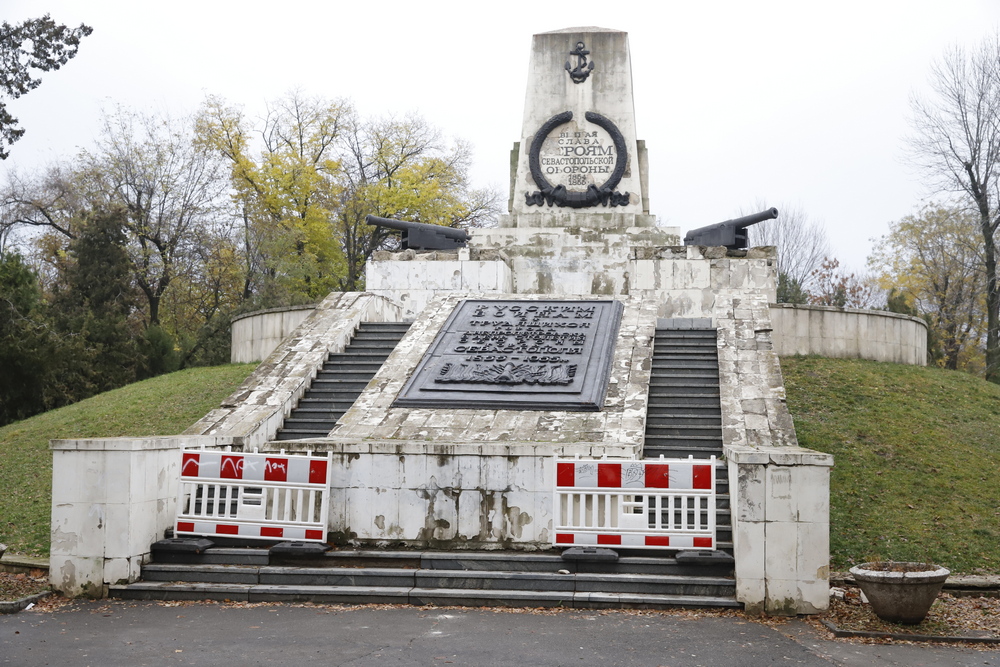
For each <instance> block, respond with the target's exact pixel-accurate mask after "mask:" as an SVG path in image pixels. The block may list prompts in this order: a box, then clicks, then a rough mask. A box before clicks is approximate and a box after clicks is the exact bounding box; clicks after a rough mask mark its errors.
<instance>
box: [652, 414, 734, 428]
mask: <svg viewBox="0 0 1000 667" xmlns="http://www.w3.org/2000/svg"><path fill="white" fill-rule="evenodd" d="M646 424H647V425H649V426H673V425H675V424H676V425H687V426H698V427H703V428H707V427H711V426H716V427H718V428H722V415H718V414H715V415H711V414H708V415H699V414H692V413H689V412H680V411H665V410H647V412H646Z"/></svg>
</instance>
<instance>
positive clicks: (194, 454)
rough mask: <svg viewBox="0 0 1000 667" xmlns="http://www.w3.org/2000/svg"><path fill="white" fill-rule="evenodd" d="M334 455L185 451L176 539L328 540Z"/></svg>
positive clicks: (182, 458)
mask: <svg viewBox="0 0 1000 667" xmlns="http://www.w3.org/2000/svg"><path fill="white" fill-rule="evenodd" d="M330 470H331V459H330V455H329V454H327V455H326V456H323V457H319V456H312V455H311V454H306V455H295V454H289V455H286V454H285V453H284V452H281V453H280V454H258V453H252V454H244V453H239V452H222V451H209V450H204V449H201V450H183V451H182V452H181V479H180V492H179V496H178V501H177V520H176V522H175V525H174V533H175V534H177V535H207V536H218V537H243V538H249V539H260V540H301V541H314V542H324V541H326V527H327V519H328V516H329V511H330V508H329V489H330Z"/></svg>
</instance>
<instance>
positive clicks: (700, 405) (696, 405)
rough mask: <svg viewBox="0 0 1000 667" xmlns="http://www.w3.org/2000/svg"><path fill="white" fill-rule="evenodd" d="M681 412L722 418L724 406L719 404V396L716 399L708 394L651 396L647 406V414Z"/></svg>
mask: <svg viewBox="0 0 1000 667" xmlns="http://www.w3.org/2000/svg"><path fill="white" fill-rule="evenodd" d="M682 399H684V400H682ZM706 399H707V400H706ZM681 413H683V414H688V415H697V416H708V417H715V418H717V419H722V408H721V407H720V406H719V401H718V397H716V398H715V400H712V399H711V397H706V396H702V397H691V396H682V397H677V398H669V399H668V398H661V397H655V396H650V397H649V403H648V404H647V406H646V414H647V415H650V414H668V415H669V414H681Z"/></svg>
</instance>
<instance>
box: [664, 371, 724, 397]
mask: <svg viewBox="0 0 1000 667" xmlns="http://www.w3.org/2000/svg"><path fill="white" fill-rule="evenodd" d="M654 391H655V393H654ZM649 393H650V396H672V395H681V396H683V395H685V394H712V395H714V396H716V397H718V396H719V380H718V378H714V379H711V380H709V379H706V380H704V381H699V379H698V378H690V379H679V378H658V377H656V376H653V378H652V379H650V381H649Z"/></svg>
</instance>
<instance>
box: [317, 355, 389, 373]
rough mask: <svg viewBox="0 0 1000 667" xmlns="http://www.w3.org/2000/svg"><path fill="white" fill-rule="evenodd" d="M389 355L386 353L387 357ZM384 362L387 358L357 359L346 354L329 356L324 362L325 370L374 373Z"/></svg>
mask: <svg viewBox="0 0 1000 667" xmlns="http://www.w3.org/2000/svg"><path fill="white" fill-rule="evenodd" d="M388 356H389V355H386V358H388ZM383 363H385V359H382V358H378V359H356V358H352V357H350V356H346V357H337V358H334V359H330V358H329V357H327V361H326V362H324V364H323V370H345V371H351V372H357V371H366V372H370V373H373V374H374V373H377V372H378V369H380V368H382V364H383Z"/></svg>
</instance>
